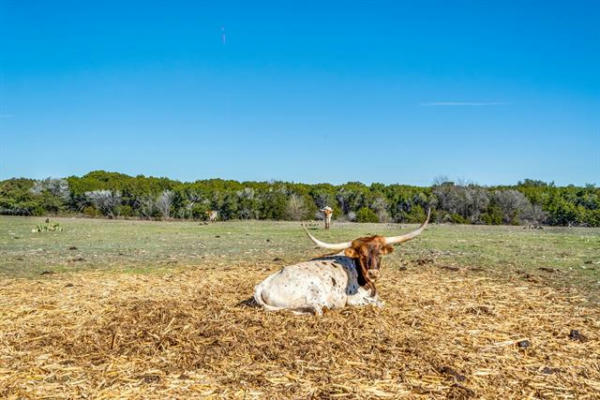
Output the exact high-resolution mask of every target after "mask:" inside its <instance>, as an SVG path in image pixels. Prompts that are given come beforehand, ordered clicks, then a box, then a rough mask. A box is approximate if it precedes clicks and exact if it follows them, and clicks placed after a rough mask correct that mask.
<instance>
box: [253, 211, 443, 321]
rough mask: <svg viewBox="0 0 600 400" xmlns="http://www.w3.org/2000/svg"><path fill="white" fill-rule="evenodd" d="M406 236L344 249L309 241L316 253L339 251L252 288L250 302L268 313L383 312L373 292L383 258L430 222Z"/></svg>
mask: <svg viewBox="0 0 600 400" xmlns="http://www.w3.org/2000/svg"><path fill="white" fill-rule="evenodd" d="M430 213H431V211H428V213H427V219H426V220H425V222H424V223H423V224H422V225H421V226H420V227H419V228H418V229H417V230H415V231H412V232H410V233H407V234H404V235H400V236H392V237H384V236H369V237H362V238H358V239H355V240H353V241H350V242H343V243H333V244H332V243H326V242H322V241H320V240H319V239H317V238H315V237H314V236H313V235H311V234H310V233H309V232H308V231H307V230H306V228H304V230H305V232H306V234H307V235H308V237H309V238H310V239H311V240H312V241H313V242H314V243H315V244H316V245H317V246H319V247H321V248H324V249H330V250H337V251H339V253H336V254H333V255H328V256H324V257H320V258H316V259H313V260H311V261H307V262H302V263H299V264H294V265H288V266H287V267H284V268H283V269H281V270H280V271H279V272H276V273H274V274H272V275H270V276H268V277H267V278H266V279H265V280H264V281H262V282H261V283H259V284H258V285H257V286H256V287H255V288H254V301H255V302H256V303H257V304H258V305H260V306H262V307H264V308H265V309H266V310H270V311H275V310H284V309H285V310H291V311H294V312H296V313H306V312H312V313H315V314H317V315H321V314H322V312H323V308H328V309H334V308H341V307H344V306H346V305H366V304H373V305H377V306H382V305H383V303H382V302H381V300H379V297H378V295H377V291H376V288H375V281H376V280H377V279H379V277H380V270H381V257H382V256H383V255H386V254H389V253H391V252H392V251H393V250H394V248H393V247H392V245H395V244H400V243H403V242H406V241H407V240H410V239H412V238H414V237H416V236H418V235H419V234H420V233H421V232H423V230H424V229H425V227H426V226H427V223H428V222H429V216H430Z"/></svg>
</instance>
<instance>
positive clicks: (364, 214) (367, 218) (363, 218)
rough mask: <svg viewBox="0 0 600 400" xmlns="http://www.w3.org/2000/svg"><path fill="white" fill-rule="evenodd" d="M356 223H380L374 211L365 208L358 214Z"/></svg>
mask: <svg viewBox="0 0 600 400" xmlns="http://www.w3.org/2000/svg"><path fill="white" fill-rule="evenodd" d="M356 222H379V218H378V217H377V214H375V212H373V210H371V209H370V208H368V207H363V208H361V209H360V210H358V212H357V213H356Z"/></svg>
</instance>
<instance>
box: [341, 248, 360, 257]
mask: <svg viewBox="0 0 600 400" xmlns="http://www.w3.org/2000/svg"><path fill="white" fill-rule="evenodd" d="M344 254H345V255H346V257H350V258H358V252H357V251H356V250H354V248H353V247H348V248H347V249H346V250H344Z"/></svg>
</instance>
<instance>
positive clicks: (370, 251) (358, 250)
mask: <svg viewBox="0 0 600 400" xmlns="http://www.w3.org/2000/svg"><path fill="white" fill-rule="evenodd" d="M430 215H431V209H430V210H428V211H427V219H426V220H425V222H423V224H422V225H421V226H420V227H419V228H418V229H416V230H414V231H412V232H409V233H406V234H404V235H400V236H368V237H361V238H358V239H355V240H353V241H351V242H343V243H326V242H323V241H321V240H319V239H317V238H316V237H314V236H313V235H311V234H310V233H309V232H308V230H306V228H304V231H305V232H306V234H307V235H308V237H309V238H310V239H311V240H312V241H313V242H314V243H315V244H316V245H317V246H319V247H321V248H324V249H330V250H340V251H341V250H343V251H344V254H345V255H346V257H350V258H353V259H355V260H356V261H357V264H358V266H359V267H360V268H359V271H358V272H359V274H360V275H362V278H363V279H362V280H364V282H365V283H366V285H368V286H370V287H371V289H372V292H373V293H374V292H375V285H374V282H375V281H376V280H377V279H378V278H379V275H380V270H381V256H384V255H386V254H389V253H391V252H392V251H394V247H393V245H395V244H400V243H403V242H406V241H408V240H410V239H412V238H414V237H416V236H418V235H419V234H421V232H423V230H424V229H425V227H426V226H427V223H428V222H429V216H430Z"/></svg>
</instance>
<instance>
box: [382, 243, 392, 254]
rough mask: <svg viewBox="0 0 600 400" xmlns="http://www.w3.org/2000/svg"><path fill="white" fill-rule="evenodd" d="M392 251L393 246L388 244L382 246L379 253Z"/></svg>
mask: <svg viewBox="0 0 600 400" xmlns="http://www.w3.org/2000/svg"><path fill="white" fill-rule="evenodd" d="M392 251H394V247H393V246H390V245H387V246H383V247H382V248H381V254H383V255H386V254H390V253H391V252H392Z"/></svg>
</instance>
